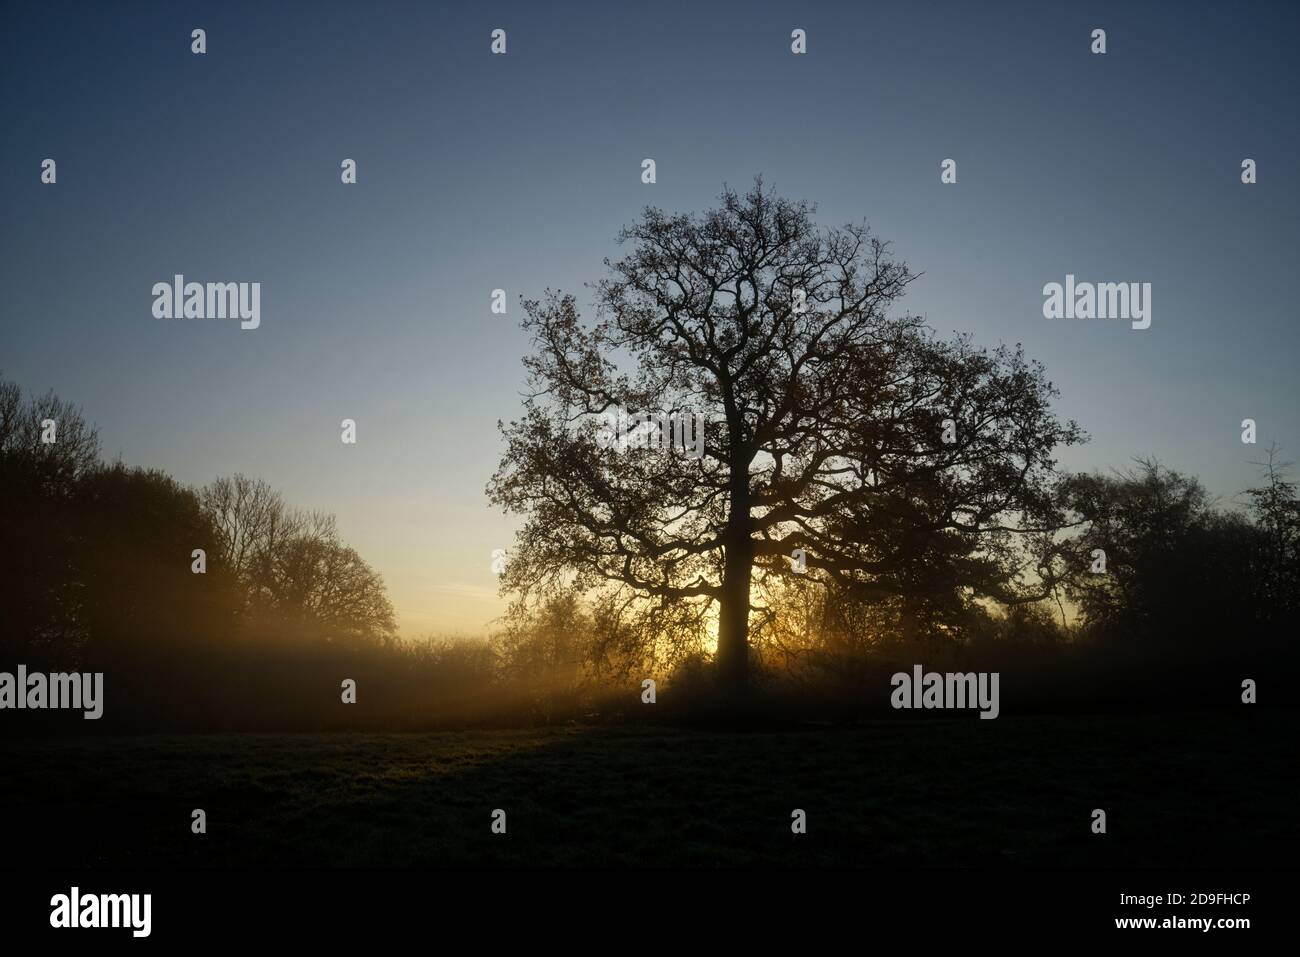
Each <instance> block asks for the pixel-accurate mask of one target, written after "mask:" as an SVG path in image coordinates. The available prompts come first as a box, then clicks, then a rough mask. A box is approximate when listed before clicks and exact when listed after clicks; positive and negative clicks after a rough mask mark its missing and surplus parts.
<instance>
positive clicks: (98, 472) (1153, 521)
mask: <svg viewBox="0 0 1300 957" xmlns="http://www.w3.org/2000/svg"><path fill="white" fill-rule="evenodd" d="M49 422H54V423H55V428H56V433H55V440H54V441H52V442H51V441H46V440H45V439H46V438H47V437H48V436H49V429H48V423H49ZM1057 496H1058V498H1057V501H1056V503H1055V505H1054V506H1053V507H1054V508H1057V509H1059V510H1060V512H1061V514H1062V515H1063V516H1065V517H1066V519H1067V523H1066V524H1067V528H1066V531H1065V532H1063V533H1061V534H1060V535H1058V536H1057V537H1056V539H1055V540H1054V541H1053V542H1052V543H1051V546H1050V548H1047V549H1045V551H1044V554H1046V555H1047V556H1048V559H1049V560H1050V561H1051V562H1053V563H1054V564H1053V567H1052V568H1051V569H1050V576H1049V577H1050V581H1051V584H1052V587H1051V589H1050V594H1049V595H1048V596H1047V597H1040V598H1037V599H1036V600H1034V601H1029V602H1022V603H996V602H981V601H972V600H970V599H969V596H967V595H964V594H963V593H962V592H961V591H960V589H961V588H962V587H963V586H962V584H961V583H960V582H956V581H950V580H945V579H943V578H941V577H940V578H929V579H924V578H918V580H917V582H916V585H915V587H914V588H913V589H912V590H911V591H909V592H907V593H904V594H893V595H889V596H883V597H882V596H881V595H880V594H879V593H873V592H871V591H855V590H854V589H853V588H852V587H851V585H846V586H842V587H831V588H829V589H827V588H825V587H823V586H822V585H820V584H817V585H815V584H814V583H813V582H812V581H803V580H801V579H800V577H799V576H792V577H787V578H785V579H783V580H782V581H781V583H780V584H779V587H760V588H756V594H757V595H758V596H760V597H761V600H762V604H761V605H759V606H758V609H757V611H756V612H755V615H754V618H753V622H752V624H751V629H752V632H753V651H754V658H755V672H756V675H757V682H758V684H759V686H760V687H766V688H767V689H768V690H769V691H771V692H772V693H773V694H775V695H776V696H777V697H778V698H779V697H780V696H781V695H785V696H786V698H787V700H788V701H791V702H794V704H792V707H794V708H795V710H800V709H802V710H803V711H809V710H811V711H816V710H819V709H824V708H827V707H830V708H832V709H833V710H834V709H839V710H844V711H848V712H854V711H861V710H870V709H871V708H873V707H879V706H881V705H882V703H883V702H884V701H885V700H886V697H887V694H886V693H885V689H886V687H887V680H888V674H889V672H890V671H891V670H893V669H894V668H896V667H899V666H906V667H910V665H911V663H913V662H924V663H925V664H926V665H927V666H928V667H929V666H933V667H944V666H945V665H951V666H952V667H961V668H972V667H980V668H993V667H996V668H1001V669H1003V670H1004V671H1005V672H1007V673H1010V674H1016V673H1020V674H1021V675H1022V677H1023V681H1022V684H1021V687H1022V688H1032V689H1033V692H1034V694H1036V695H1037V696H1038V697H1039V698H1040V699H1041V700H1042V702H1043V703H1044V706H1048V707H1051V706H1060V705H1063V703H1064V702H1067V701H1069V702H1073V703H1075V704H1079V703H1081V702H1082V703H1087V702H1090V701H1092V702H1096V701H1106V700H1109V699H1108V698H1107V695H1110V696H1111V697H1112V698H1117V699H1118V698H1124V697H1125V695H1126V694H1127V695H1129V698H1130V699H1131V700H1138V699H1141V698H1142V696H1143V695H1145V694H1147V691H1146V690H1144V689H1149V687H1150V685H1151V681H1152V680H1153V679H1152V676H1153V675H1156V674H1157V673H1158V672H1160V671H1161V670H1165V671H1169V670H1176V671H1177V672H1178V673H1179V674H1180V675H1184V676H1185V675H1187V674H1190V673H1195V674H1197V675H1199V676H1200V678H1201V679H1204V680H1202V681H1201V683H1200V684H1197V683H1196V682H1191V683H1184V684H1183V685H1182V687H1183V689H1184V691H1187V692H1188V693H1193V694H1195V693H1200V692H1199V691H1197V690H1196V689H1202V690H1203V689H1206V688H1210V689H1217V688H1218V685H1219V684H1223V685H1224V689H1219V690H1212V693H1214V694H1220V692H1222V694H1223V695H1224V696H1225V700H1229V699H1230V698H1231V690H1232V688H1233V687H1234V686H1235V683H1236V681H1237V676H1238V673H1239V672H1241V673H1244V672H1243V671H1242V669H1249V668H1252V667H1256V668H1260V669H1262V668H1266V667H1274V666H1276V665H1277V663H1278V662H1279V661H1283V660H1293V659H1294V657H1295V656H1294V652H1293V651H1292V645H1293V642H1292V640H1291V635H1292V634H1293V632H1294V630H1295V623H1296V621H1297V618H1298V612H1300V502H1297V496H1296V487H1295V484H1294V483H1293V482H1291V481H1290V480H1289V479H1288V478H1287V473H1286V465H1285V463H1282V462H1281V461H1279V459H1278V457H1277V455H1276V453H1275V452H1272V453H1270V454H1269V456H1268V460H1267V461H1266V462H1263V463H1261V480H1260V482H1259V483H1258V485H1257V486H1256V487H1254V488H1251V489H1248V490H1246V491H1245V492H1244V493H1243V495H1242V496H1241V501H1240V503H1239V505H1238V506H1233V507H1225V506H1224V505H1223V504H1221V503H1217V502H1215V501H1213V500H1212V499H1211V497H1210V496H1209V495H1208V493H1207V492H1206V490H1205V489H1204V488H1203V486H1202V485H1201V484H1200V483H1199V482H1198V481H1197V480H1195V479H1194V478H1191V477H1189V476H1186V475H1183V474H1180V473H1178V472H1175V471H1171V470H1169V469H1166V468H1164V467H1163V466H1161V465H1159V464H1158V463H1156V462H1154V461H1142V462H1139V463H1137V465H1136V466H1135V467H1134V468H1131V469H1129V470H1126V471H1122V472H1118V473H1114V474H1111V475H1100V474H1093V475H1074V476H1069V477H1067V479H1066V480H1065V481H1063V482H1062V483H1060V485H1059V488H1058V491H1057ZM0 542H2V543H3V550H2V551H0V555H2V556H3V557H2V558H0V562H2V564H3V568H2V570H0V669H2V670H12V668H13V667H14V666H15V665H16V664H18V663H23V664H26V665H27V666H28V668H29V669H31V670H47V671H58V670H96V671H104V672H105V673H106V688H107V691H106V694H107V706H106V716H107V717H108V718H110V719H111V720H110V721H108V722H106V723H105V724H104V729H108V728H138V729H164V728H170V727H178V728H247V729H254V728H297V727H302V728H331V727H422V726H443V725H448V724H450V725H455V724H457V723H460V722H468V721H474V722H486V721H494V720H495V721H519V720H543V721H556V720H568V719H570V718H574V717H586V718H591V717H595V716H597V715H610V714H619V715H634V716H638V717H642V718H645V717H658V716H660V715H664V714H672V713H673V707H674V705H673V704H672V702H673V701H674V700H675V699H674V694H673V693H669V694H668V695H666V696H665V697H663V698H661V704H666V705H667V707H660V708H658V709H657V710H656V711H655V712H653V713H652V712H648V711H646V710H645V709H644V708H643V707H641V699H640V694H641V682H642V681H643V680H644V679H645V678H647V677H652V678H655V679H656V680H657V681H658V682H660V684H661V685H662V686H663V688H666V689H671V688H676V689H678V691H679V692H683V693H684V692H686V691H689V690H691V689H694V690H696V691H697V692H699V694H700V695H701V696H702V697H707V694H708V690H709V680H710V675H711V674H712V670H711V668H710V667H709V665H710V664H711V663H712V661H713V660H714V656H715V654H716V631H715V630H714V629H713V628H712V627H711V626H710V622H709V621H708V619H707V618H705V617H703V616H701V615H700V614H699V612H698V607H697V606H694V605H692V604H691V603H689V602H679V603H666V604H662V603H654V604H650V605H640V606H638V605H637V604H636V603H635V602H632V603H629V602H628V601H626V599H625V598H623V597H620V596H614V595H607V594H606V595H602V594H600V593H598V592H596V593H592V592H584V591H582V590H580V589H577V588H569V589H567V590H559V591H556V592H555V593H553V594H551V595H549V596H548V597H547V598H546V599H545V600H543V601H541V602H538V603H532V604H528V603H522V604H517V605H516V606H515V607H514V608H513V609H512V611H511V613H510V614H509V615H508V616H507V617H506V618H505V619H504V620H503V622H502V623H501V625H500V627H499V628H498V629H497V630H496V632H495V633H494V634H493V635H491V636H490V637H488V638H486V639H484V638H464V639H438V640H435V639H428V640H423V641H400V640H399V639H398V638H397V633H396V624H395V620H394V614H393V609H392V606H391V604H390V603H389V601H388V598H387V596H386V593H385V589H384V584H383V581H382V579H381V578H380V576H379V575H378V574H377V573H376V572H375V571H374V570H373V569H372V568H370V567H369V566H368V565H367V564H366V563H365V561H364V560H363V559H362V558H361V557H360V556H359V555H358V554H357V553H356V552H355V551H354V550H353V549H351V548H349V547H348V546H347V545H346V544H345V543H343V541H342V540H341V538H340V536H339V533H338V529H337V527H336V524H335V522H334V520H333V518H332V517H331V516H329V515H327V514H323V513H320V512H304V511H301V510H298V509H294V508H292V507H290V506H289V505H287V504H286V503H285V502H284V501H283V499H282V498H281V496H280V495H279V494H278V493H277V492H276V491H275V490H274V489H272V488H271V487H270V486H269V485H267V484H266V483H265V482H262V481H257V480H254V479H250V478H247V477H244V476H241V475H234V476H229V477H225V478H219V479H217V480H215V481H213V482H211V483H209V484H208V485H206V486H204V487H202V488H199V489H191V488H187V487H186V486H184V485H182V484H180V483H178V482H176V481H175V480H174V479H172V478H170V477H169V476H167V475H166V474H164V473H162V472H160V471H157V470H149V469H141V468H133V467H129V466H127V465H125V464H123V463H121V462H114V463H105V462H103V461H102V460H101V458H100V453H99V441H98V436H97V434H96V431H95V429H94V428H93V427H92V426H91V425H90V424H89V423H88V422H87V421H86V419H85V417H84V416H83V414H82V412H81V411H80V409H78V408H76V407H75V406H73V405H70V404H69V403H67V402H65V401H63V400H61V399H59V398H58V397H57V396H55V395H53V394H46V395H43V396H24V395H23V393H22V391H21V390H20V389H19V388H18V386H17V385H15V384H14V383H12V382H9V381H5V380H0ZM195 549H202V550H203V551H204V553H205V558H204V561H205V567H204V571H203V574H196V573H195V572H194V563H195V558H194V550H195ZM1103 554H1104V572H1098V571H1097V570H1096V569H1097V567H1098V557H1099V556H1100V555H1103ZM923 584H924V587H923ZM1229 666H1231V667H1229ZM1225 668H1227V673H1226V677H1225V675H1224V674H1223V673H1221V672H1223V671H1224V669H1225ZM1234 669H1235V670H1234ZM343 678H352V679H354V680H356V681H357V682H358V688H359V694H358V703H357V705H355V706H343V705H341V704H340V694H339V692H340V681H341V680H342V679H343ZM1005 680H1006V679H1004V681H1005ZM1006 686H1007V685H1005V684H1004V687H1006ZM1189 689H1190V690H1189ZM1225 689H1226V690H1225ZM682 697H683V696H682V694H678V695H677V697H676V700H682ZM25 720H29V721H41V720H44V719H42V718H40V717H38V716H33V715H28V716H27V718H26V719H25ZM6 721H7V722H8V723H9V725H10V726H14V716H13V715H12V714H11V715H9V716H7V718H6ZM76 730H78V731H86V730H93V729H90V728H87V727H85V726H83V725H81V723H80V722H77V728H76Z"/></svg>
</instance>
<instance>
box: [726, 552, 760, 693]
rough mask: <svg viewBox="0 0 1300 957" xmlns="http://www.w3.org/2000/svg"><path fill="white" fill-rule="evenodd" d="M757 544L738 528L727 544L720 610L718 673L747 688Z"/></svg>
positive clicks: (730, 686) (732, 685)
mask: <svg viewBox="0 0 1300 957" xmlns="http://www.w3.org/2000/svg"><path fill="white" fill-rule="evenodd" d="M753 568H754V544H753V542H752V540H751V539H750V537H749V535H748V530H747V529H743V528H741V529H735V530H734V531H733V534H732V535H730V536H729V540H728V542H727V545H726V566H725V570H724V572H723V577H722V607H721V610H720V611H719V613H718V676H719V678H720V679H721V681H722V685H723V687H724V688H727V689H728V690H732V691H743V690H744V688H745V687H746V685H747V684H748V682H749V578H750V575H751V573H752V572H753Z"/></svg>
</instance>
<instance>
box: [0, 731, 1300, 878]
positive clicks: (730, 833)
mask: <svg viewBox="0 0 1300 957" xmlns="http://www.w3.org/2000/svg"><path fill="white" fill-rule="evenodd" d="M1297 724H1300V720H1298V716H1297V715H1296V713H1294V712H1289V711H1273V712H1256V711H1253V709H1252V710H1234V711H1225V712H1217V713H1192V714H1177V715H1150V714H1148V715H1141V716H1109V715H1108V716H1096V715H1093V716H1075V717H1039V716H1023V717H1013V718H1007V717H1004V718H1001V719H999V720H997V721H980V720H978V719H975V718H974V716H973V715H971V716H967V717H963V718H960V719H921V720H915V719H913V720H878V721H871V722H868V723H864V724H862V725H859V726H857V727H850V728H846V727H820V728H815V729H809V730H803V731H780V732H770V733H749V734H746V733H737V732H727V731H719V730H698V729H688V728H681V727H645V726H625V727H612V728H611V727H576V728H567V729H556V730H546V729H525V730H513V731H500V730H492V731H463V732H447V733H416V734H376V733H325V734H284V735H271V734H265V735H263V734H257V735H193V736H184V735H173V736H162V737H151V736H144V737H122V738H99V739H49V738H45V739H41V740H29V741H18V742H9V743H8V745H7V746H6V748H5V751H6V761H5V766H6V774H5V775H4V776H3V780H0V812H2V813H3V816H4V819H5V821H6V822H7V824H8V827H7V828H6V830H7V832H8V836H7V838H6V850H7V851H8V853H7V854H6V855H5V858H6V859H7V860H8V861H9V862H10V866H17V865H21V866H32V865H37V866H40V865H56V866H83V865H84V866H92V867H97V866H113V867H122V866H127V867H130V866H141V867H153V866H194V867H205V866H227V865H229V866H259V867H262V866H271V867H278V866H353V865H357V866H362V865H365V866H384V865H421V866H435V867H437V866H453V865H454V866H489V867H490V866H530V865H588V866H592V865H594V866H601V865H633V866H704V867H712V866H733V865H755V864H764V865H777V866H804V865H839V866H876V867H879V866H913V865H938V866H948V865H1011V866H1016V865H1034V866H1053V865H1061V866H1187V865H1191V866H1197V865H1205V866H1211V865H1213V866H1234V865H1235V866H1254V865H1281V864H1289V863H1290V862H1291V861H1292V860H1293V859H1294V855H1295V852H1296V843H1297V840H1296V829H1295V827H1294V826H1293V817H1292V815H1293V792H1292V790H1291V788H1290V786H1289V785H1287V784H1286V782H1287V781H1289V780H1291V779H1292V777H1293V774H1294V772H1295V770H1296V768H1295V761H1294V758H1293V757H1292V752H1293V748H1292V743H1293V742H1294V740H1295V732H1296V730H1297ZM194 808H203V809H204V810H205V811H206V812H207V821H208V833H207V834H204V835H195V834H192V833H191V830H190V822H191V811H192V810H193V809H194ZM495 808H502V809H504V810H505V811H506V814H507V833H506V834H505V835H495V834H493V833H491V830H490V823H491V812H492V811H493V809H495ZM795 808H801V809H803V810H804V811H806V812H807V818H808V830H807V833H806V834H804V835H798V836H796V835H794V834H792V833H791V828H790V823H791V812H792V810H793V809H795ZM1094 808H1103V809H1105V811H1106V813H1107V816H1108V833H1107V834H1105V835H1094V834H1092V833H1091V831H1090V824H1091V814H1092V810H1093V809H1094Z"/></svg>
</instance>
